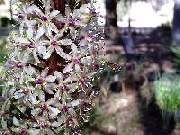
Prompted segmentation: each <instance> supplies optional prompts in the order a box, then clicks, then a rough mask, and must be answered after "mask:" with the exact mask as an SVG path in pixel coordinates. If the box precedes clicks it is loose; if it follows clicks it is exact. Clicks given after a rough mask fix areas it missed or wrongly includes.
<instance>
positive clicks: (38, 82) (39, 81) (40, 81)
mask: <svg viewBox="0 0 180 135" xmlns="http://www.w3.org/2000/svg"><path fill="white" fill-rule="evenodd" d="M35 83H36V84H42V83H43V80H42V79H37V80H36V81H35Z"/></svg>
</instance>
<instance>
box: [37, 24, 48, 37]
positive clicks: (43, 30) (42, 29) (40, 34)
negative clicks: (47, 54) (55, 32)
mask: <svg viewBox="0 0 180 135" xmlns="http://www.w3.org/2000/svg"><path fill="white" fill-rule="evenodd" d="M45 31H46V30H45V27H44V26H41V27H39V29H38V30H37V34H36V38H35V39H36V40H38V39H39V38H41V37H42V36H43V35H44V33H45Z"/></svg>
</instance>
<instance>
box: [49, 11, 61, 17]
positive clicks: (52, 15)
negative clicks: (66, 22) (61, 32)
mask: <svg viewBox="0 0 180 135" xmlns="http://www.w3.org/2000/svg"><path fill="white" fill-rule="evenodd" d="M59 13H60V11H58V10H53V11H52V12H51V13H50V15H49V16H50V17H51V18H54V17H56V16H57V15H58V14H59Z"/></svg>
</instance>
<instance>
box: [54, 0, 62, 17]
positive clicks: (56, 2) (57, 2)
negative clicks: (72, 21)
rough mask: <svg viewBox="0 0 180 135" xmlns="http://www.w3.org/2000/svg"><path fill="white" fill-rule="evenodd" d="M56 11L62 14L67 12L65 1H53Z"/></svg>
mask: <svg viewBox="0 0 180 135" xmlns="http://www.w3.org/2000/svg"><path fill="white" fill-rule="evenodd" d="M52 4H53V5H52V6H53V7H54V9H56V10H59V11H60V12H61V14H64V12H65V0H52Z"/></svg>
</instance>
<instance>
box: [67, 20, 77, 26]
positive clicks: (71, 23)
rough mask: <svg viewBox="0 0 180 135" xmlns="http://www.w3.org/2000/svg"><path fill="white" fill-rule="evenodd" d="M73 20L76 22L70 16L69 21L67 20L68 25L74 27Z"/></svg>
mask: <svg viewBox="0 0 180 135" xmlns="http://www.w3.org/2000/svg"><path fill="white" fill-rule="evenodd" d="M75 22H76V21H75V19H72V18H70V19H69V22H68V23H69V26H70V27H74V26H75Z"/></svg>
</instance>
